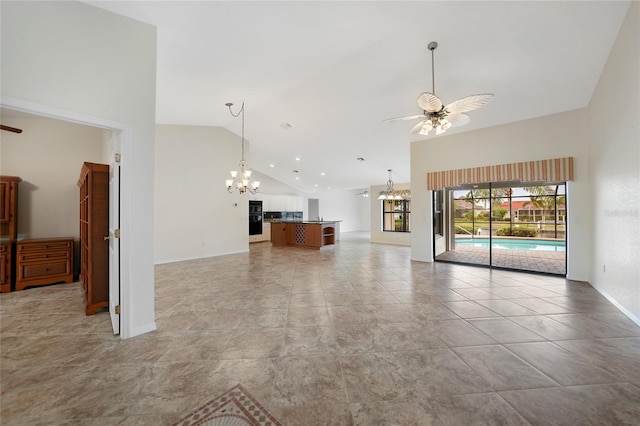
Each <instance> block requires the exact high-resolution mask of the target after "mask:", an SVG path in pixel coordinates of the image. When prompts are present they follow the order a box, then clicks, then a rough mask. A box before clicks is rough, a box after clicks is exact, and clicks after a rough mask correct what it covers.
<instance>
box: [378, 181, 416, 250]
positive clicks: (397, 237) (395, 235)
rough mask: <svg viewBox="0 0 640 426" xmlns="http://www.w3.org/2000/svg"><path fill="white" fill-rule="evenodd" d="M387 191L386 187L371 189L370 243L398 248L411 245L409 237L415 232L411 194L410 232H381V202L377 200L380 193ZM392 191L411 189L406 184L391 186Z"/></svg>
mask: <svg viewBox="0 0 640 426" xmlns="http://www.w3.org/2000/svg"><path fill="white" fill-rule="evenodd" d="M386 189H387V185H376V186H372V187H371V196H370V197H369V200H370V202H369V205H370V211H371V214H370V217H371V225H370V230H371V242H372V243H381V244H395V245H400V246H409V245H411V235H412V234H413V233H414V232H415V229H414V218H413V215H414V213H413V209H414V203H413V194H412V199H411V232H383V231H382V200H378V197H379V196H380V191H384V190H386ZM393 189H394V190H403V189H411V185H409V184H408V183H395V182H394V184H393Z"/></svg>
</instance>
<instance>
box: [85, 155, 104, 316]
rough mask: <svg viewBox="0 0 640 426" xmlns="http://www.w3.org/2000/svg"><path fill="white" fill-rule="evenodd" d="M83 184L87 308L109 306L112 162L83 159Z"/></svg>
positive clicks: (93, 308)
mask: <svg viewBox="0 0 640 426" xmlns="http://www.w3.org/2000/svg"><path fill="white" fill-rule="evenodd" d="M78 187H80V281H82V289H83V292H84V301H85V312H86V314H87V315H93V314H95V313H96V311H97V310H98V309H100V308H108V307H109V241H108V240H107V239H106V238H105V237H107V236H108V235H109V165H108V164H96V163H84V164H83V166H82V170H81V171H80V178H79V179H78Z"/></svg>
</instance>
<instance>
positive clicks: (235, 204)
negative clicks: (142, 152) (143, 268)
mask: <svg viewBox="0 0 640 426" xmlns="http://www.w3.org/2000/svg"><path fill="white" fill-rule="evenodd" d="M245 148H248V147H247V144H246V142H245ZM239 161H240V138H239V137H238V136H237V135H235V134H233V133H231V132H229V131H228V130H225V129H224V128H221V127H205V126H174V125H158V126H157V127H156V168H155V192H156V194H155V200H156V203H155V243H154V251H155V262H156V263H167V262H175V261H180V260H186V259H197V258H202V257H211V256H219V255H223V254H231V253H239V252H246V251H248V250H249V219H248V212H249V203H248V200H249V197H250V196H249V195H248V194H246V193H245V194H244V195H240V194H238V193H237V192H235V193H233V194H229V193H228V192H227V189H226V187H225V180H226V179H229V178H230V174H229V171H230V170H232V169H233V170H237V169H238V162H239Z"/></svg>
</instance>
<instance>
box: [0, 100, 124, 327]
mask: <svg viewBox="0 0 640 426" xmlns="http://www.w3.org/2000/svg"><path fill="white" fill-rule="evenodd" d="M0 106H1V107H2V108H6V109H7V110H12V111H16V112H19V113H25V114H28V115H33V116H35V117H42V118H49V119H54V120H60V121H67V122H71V123H75V124H79V125H83V126H88V127H94V128H99V129H103V130H107V131H110V132H111V134H112V138H111V141H110V142H109V143H110V145H109V148H110V149H109V150H110V152H111V153H112V154H113V153H115V152H116V150H118V153H120V152H121V151H122V150H125V151H126V153H125V154H130V150H131V141H130V137H131V129H130V128H129V126H127V125H124V124H121V123H117V122H113V121H109V120H103V119H100V118H97V117H93V116H86V115H84V114H79V113H76V112H71V111H66V110H61V109H58V108H53V107H49V106H46V105H40V104H34V103H31V102H26V101H22V100H18V99H13V98H8V97H3V99H2V105H0ZM110 158H112V159H114V158H115V157H114V156H113V155H110ZM110 162H111V163H112V166H113V160H111V161H110ZM125 176H126V173H125V174H122V173H121V171H120V162H119V161H118V162H117V169H116V168H114V167H112V170H111V175H110V180H111V182H113V181H114V180H115V181H117V186H116V191H114V193H113V194H112V195H111V197H114V196H115V194H117V203H116V205H115V206H114V205H112V204H113V200H116V198H111V199H110V213H109V216H110V224H109V230H110V235H114V233H113V232H112V231H113V230H115V229H118V230H119V228H120V225H121V222H120V206H121V205H122V201H126V200H127V199H128V197H126V196H125V197H124V200H122V199H121V193H122V191H121V189H122V188H123V187H126V186H127V185H126V183H127V182H129V180H128V179H127V178H126V177H125ZM125 192H126V191H125ZM114 219H117V221H114ZM118 234H119V232H118ZM113 242H114V244H113V250H111V248H112V247H110V270H112V271H114V272H112V274H111V275H110V280H109V293H110V295H116V296H115V297H114V298H113V302H114V303H111V301H110V304H109V312H110V317H111V324H112V327H113V332H114V334H120V336H121V337H123V338H128V337H131V330H130V326H129V325H128V318H127V317H126V316H123V315H120V312H121V310H124V309H125V308H126V307H125V306H122V305H123V304H126V303H127V300H128V295H129V286H128V281H127V280H125V279H121V277H126V274H122V271H121V270H120V267H121V263H120V259H121V257H122V253H123V252H124V253H127V252H128V250H129V245H128V242H127V241H126V240H123V241H122V244H121V242H120V240H119V239H114V240H113ZM111 245H112V244H110V246H111ZM111 268H114V269H111ZM115 271H118V272H115ZM121 294H122V295H123V296H124V297H123V298H121V297H120V295H121ZM110 297H112V296H110ZM120 302H122V303H120Z"/></svg>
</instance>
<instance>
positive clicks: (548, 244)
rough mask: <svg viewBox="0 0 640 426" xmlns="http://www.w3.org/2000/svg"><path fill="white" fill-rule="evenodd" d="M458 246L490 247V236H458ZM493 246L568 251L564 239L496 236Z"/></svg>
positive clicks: (504, 248) (510, 248)
mask: <svg viewBox="0 0 640 426" xmlns="http://www.w3.org/2000/svg"><path fill="white" fill-rule="evenodd" d="M456 246H462V247H481V248H486V249H488V248H489V239H488V238H456ZM491 246H492V247H493V248H494V249H499V250H539V251H567V245H566V243H565V242H564V241H545V240H534V239H527V240H516V239H501V238H494V239H493V240H492V244H491Z"/></svg>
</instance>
